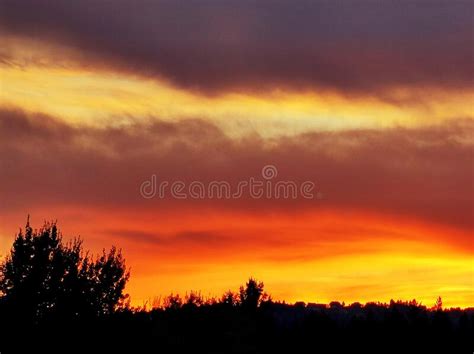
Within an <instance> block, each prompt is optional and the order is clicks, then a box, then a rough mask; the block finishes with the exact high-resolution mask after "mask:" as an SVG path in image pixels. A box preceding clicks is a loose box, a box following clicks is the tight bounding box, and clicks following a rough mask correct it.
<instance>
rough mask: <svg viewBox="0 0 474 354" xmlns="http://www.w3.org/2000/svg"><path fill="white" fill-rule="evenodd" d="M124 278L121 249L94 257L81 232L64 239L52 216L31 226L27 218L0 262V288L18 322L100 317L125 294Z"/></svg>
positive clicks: (10, 311) (126, 272) (110, 309)
mask: <svg viewBox="0 0 474 354" xmlns="http://www.w3.org/2000/svg"><path fill="white" fill-rule="evenodd" d="M128 278H129V272H128V271H127V270H126V268H125V260H124V258H123V257H122V254H121V251H120V250H117V249H116V248H115V247H112V249H111V250H110V251H109V252H108V253H106V252H105V250H104V251H103V253H102V255H101V256H100V257H98V258H97V259H93V258H92V257H91V256H89V254H88V253H85V254H84V252H83V250H82V241H81V240H80V239H79V238H75V239H73V240H72V241H70V242H68V243H64V242H63V239H62V236H61V233H60V232H59V230H58V228H57V225H56V223H55V222H51V223H48V222H45V224H44V226H43V227H42V228H41V229H40V230H34V231H33V229H32V228H31V226H30V223H29V218H28V221H27V223H26V228H25V231H24V232H23V231H22V230H21V229H20V232H19V233H18V235H17V236H16V238H15V241H14V243H13V247H12V249H11V251H10V254H9V255H8V256H7V257H6V259H5V261H4V262H3V263H2V264H1V265H0V292H1V293H2V301H3V302H4V303H5V304H6V305H8V306H7V307H8V309H9V313H12V314H13V315H14V317H15V318H16V319H17V320H21V322H22V323H39V322H41V321H54V320H58V321H62V320H65V319H80V318H89V317H99V316H101V315H107V314H110V313H112V312H113V311H114V309H115V308H116V307H117V305H118V304H119V302H120V301H121V300H123V299H124V298H125V296H124V295H123V290H124V287H125V284H126V282H127V280H128Z"/></svg>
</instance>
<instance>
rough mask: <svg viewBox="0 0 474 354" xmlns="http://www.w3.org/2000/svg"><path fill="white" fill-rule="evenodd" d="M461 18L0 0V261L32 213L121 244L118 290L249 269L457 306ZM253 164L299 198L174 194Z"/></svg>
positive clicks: (148, 290)
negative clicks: (304, 189)
mask: <svg viewBox="0 0 474 354" xmlns="http://www.w3.org/2000/svg"><path fill="white" fill-rule="evenodd" d="M473 15H474V4H473V3H472V2H470V1H461V0H459V1H438V0H427V1H418V0H416V1H404V0H402V1H388V0H381V1H377V2H376V1H368V0H363V1H359V2H355V1H350V0H347V1H344V0H337V1H305V0H301V1H296V2H294V1H280V0H276V1H263V0H262V1H246V0H244V1H234V0H228V1H217V0H213V1H201V0H200V1H191V2H184V1H149V0H133V1H132V0H116V1H113V2H112V1H92V0H83V1H57V0H20V1H18V0H0V36H1V42H2V45H1V46H0V255H1V256H2V257H3V256H4V255H6V254H7V253H8V252H9V249H10V247H11V244H12V241H13V239H14V236H15V234H16V233H17V232H18V230H19V228H20V227H23V226H24V224H25V222H26V217H27V215H28V214H29V215H31V222H32V224H33V225H34V226H35V227H40V226H41V225H42V223H43V221H44V220H57V221H58V224H59V226H60V228H61V229H62V232H63V234H64V238H65V239H69V238H72V237H74V236H78V235H80V236H81V237H82V238H83V239H84V245H85V247H86V248H87V249H90V250H92V251H93V252H100V251H101V250H102V248H109V247H110V246H111V245H116V246H118V247H120V248H122V250H123V253H124V255H125V258H126V260H127V265H128V266H130V267H131V279H130V281H129V284H128V286H127V289H126V290H127V292H128V293H130V295H131V299H132V303H133V304H134V305H143V304H145V303H146V302H148V303H151V302H153V301H154V300H153V299H156V298H159V297H163V296H166V295H168V294H170V293H172V292H173V293H177V292H179V293H181V294H184V293H186V292H189V291H191V290H196V291H201V293H202V294H203V295H205V296H218V295H220V294H222V293H223V292H224V291H227V290H228V289H232V290H235V289H237V288H238V286H239V285H240V284H242V283H244V282H245V280H246V279H247V278H248V277H249V276H254V277H256V278H258V279H260V280H263V281H264V282H265V286H266V290H267V291H268V292H269V293H271V294H272V296H273V298H274V299H277V300H286V301H287V302H294V301H306V302H329V301H332V300H338V301H345V302H346V303H351V302H355V301H360V302H367V301H382V302H385V301H389V300H390V299H392V298H393V299H404V300H411V299H413V298H416V299H417V300H419V301H422V303H423V304H425V305H427V306H431V305H432V304H434V302H435V300H436V298H437V297H438V296H441V297H442V298H443V303H444V304H445V305H446V306H460V307H467V306H474V258H473V255H474V244H473V226H474V219H473V216H474V215H473V211H474V210H473V200H474V188H473V181H474V164H473V157H474V149H473V148H474V140H473V132H474V114H473V102H474V101H473V98H474V95H473V94H474V81H473V69H474V64H473V63H474V60H473V59H474V58H473V56H474V49H473V48H474V46H473V39H474V38H473V33H474V32H473V31H474V28H473V27H474V26H473V20H472V19H473ZM268 168H270V170H268ZM265 171H266V172H270V173H271V175H266V174H265V173H266V172H265ZM250 179H256V180H259V181H260V182H261V183H263V185H264V187H265V188H267V186H268V185H271V186H272V187H271V188H273V187H275V185H276V184H277V182H282V183H287V182H290V183H293V184H294V185H297V186H298V188H299V187H300V186H301V185H303V184H304V183H310V186H312V187H311V193H312V195H311V197H308V196H303V195H302V194H300V193H299V190H300V189H298V195H296V197H290V198H285V197H284V196H283V194H281V195H280V196H278V195H276V194H275V193H271V195H269V194H265V193H264V195H263V197H256V196H255V195H251V193H249V191H248V190H247V192H246V193H242V195H239V196H238V197H230V198H229V197H226V196H225V195H223V196H221V197H220V198H219V197H217V194H214V195H211V194H209V193H205V195H199V197H195V196H194V197H193V195H192V191H191V189H189V188H188V187H189V186H190V185H192V184H193V182H194V183H195V184H198V185H199V186H201V185H203V186H206V188H207V186H208V185H209V184H211V183H213V182H215V181H220V182H225V183H227V184H228V185H229V186H231V187H232V188H233V190H234V188H236V186H238V185H239V183H240V182H242V181H249V180H250ZM155 182H157V183H155ZM163 182H167V183H168V187H169V188H170V186H169V185H171V184H173V183H174V182H179V183H182V184H183V185H185V188H188V189H186V191H187V194H186V193H185V198H179V197H176V195H172V193H171V192H170V190H169V189H168V192H167V193H165V195H159V193H158V194H153V195H150V193H148V192H149V191H148V192H146V190H145V189H146V188H145V189H144V187H150V186H151V187H157V185H160V183H163ZM152 189H153V188H152ZM198 189H199V188H198ZM144 191H145V192H144ZM206 191H207V190H206ZM271 191H272V192H274V191H276V187H275V189H272V190H271ZM154 192H156V190H154Z"/></svg>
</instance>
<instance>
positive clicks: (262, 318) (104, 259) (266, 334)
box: [0, 223, 474, 354]
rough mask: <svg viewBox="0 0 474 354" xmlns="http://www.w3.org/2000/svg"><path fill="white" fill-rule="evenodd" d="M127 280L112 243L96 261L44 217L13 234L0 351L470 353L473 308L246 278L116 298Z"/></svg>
mask: <svg viewBox="0 0 474 354" xmlns="http://www.w3.org/2000/svg"><path fill="white" fill-rule="evenodd" d="M127 279H128V273H127V272H126V271H125V266H124V261H123V258H122V256H121V254H120V252H118V251H116V250H115V249H112V250H111V251H110V252H109V253H108V254H106V253H104V254H103V255H102V256H101V257H99V258H98V259H96V260H92V259H91V258H90V257H89V256H87V255H83V254H82V252H81V243H80V241H79V240H77V239H76V240H74V241H73V242H71V243H69V244H66V245H64V244H63V243H62V238H61V236H60V235H59V233H58V231H57V228H56V225H55V224H54V223H52V224H51V223H50V224H46V225H45V226H44V227H43V228H42V229H41V230H39V231H35V232H34V231H33V230H31V228H30V227H29V225H27V228H26V230H25V233H23V232H20V234H19V235H18V236H17V238H16V239H15V243H14V245H13V248H12V251H11V254H10V255H9V256H8V257H7V259H6V261H5V262H4V263H3V265H2V278H1V282H0V284H1V290H2V292H3V296H2V297H1V298H0V319H1V320H0V326H1V328H0V351H1V353H2V354H3V353H8V352H14V353H15V352H23V351H24V350H26V349H27V348H28V349H30V350H31V347H32V346H34V349H35V350H36V351H37V350H40V349H41V350H48V351H49V352H53V351H54V352H56V351H57V352H76V351H89V350H91V349H95V350H98V348H103V349H105V351H104V352H111V351H113V350H114V351H117V350H119V351H123V350H125V349H126V348H129V349H127V351H131V352H136V353H141V352H158V353H186V352H197V353H319V352H323V353H326V352H330V353H333V352H363V353H367V352H373V353H381V352H398V353H405V352H414V353H438V352H445V353H472V352H473V350H474V344H473V340H472V332H473V325H474V309H465V310H461V309H449V310H444V309H443V308H442V301H441V298H438V299H437V301H436V303H435V306H433V307H432V308H426V307H425V306H423V305H421V304H420V303H418V302H416V301H415V300H413V301H409V302H403V301H391V302H390V304H380V303H367V304H365V305H362V304H359V303H354V304H351V305H346V304H344V303H339V302H331V303H330V304H329V305H325V304H313V303H309V304H305V303H303V302H298V303H296V304H294V305H288V304H285V303H280V302H274V301H272V300H271V298H270V297H268V295H266V294H265V292H264V284H263V283H262V282H259V281H257V280H255V279H253V278H250V279H249V281H248V282H247V283H246V285H245V286H242V287H241V288H240V291H239V292H238V293H235V292H232V291H230V290H229V291H228V292H226V293H225V294H224V295H223V296H222V297H221V298H220V299H204V298H203V297H202V296H201V294H200V293H197V292H190V293H189V294H186V295H185V296H184V297H181V296H180V295H173V294H171V295H170V296H168V297H166V298H165V299H164V301H163V302H162V303H160V304H158V305H157V306H156V307H155V308H153V309H151V310H149V309H141V308H131V307H130V306H129V305H127V304H123V303H121V302H122V301H123V300H124V297H123V295H122V291H123V287H124V285H125V282H126V281H127Z"/></svg>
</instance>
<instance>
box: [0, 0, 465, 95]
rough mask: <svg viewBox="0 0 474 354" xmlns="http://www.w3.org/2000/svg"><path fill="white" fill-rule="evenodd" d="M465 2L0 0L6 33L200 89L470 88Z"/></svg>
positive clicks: (360, 90)
mask: <svg viewBox="0 0 474 354" xmlns="http://www.w3.org/2000/svg"><path fill="white" fill-rule="evenodd" d="M473 7H474V5H473V3H472V2H470V1H454V2H453V1H447V0H446V1H392V0H383V1H362V2H357V1H350V0H347V1H344V0H341V1H305V0H303V1H298V2H294V1H258V2H257V1H237V0H229V1H218V0H213V1H208V0H207V1H191V2H181V1H148V0H116V1H91V0H83V1H55V0H2V1H1V11H0V13H1V21H0V26H1V30H2V32H3V33H5V34H11V35H20V36H26V37H28V38H32V39H38V40H48V41H53V42H58V43H60V44H62V45H66V46H72V47H74V48H77V49H79V50H80V51H81V54H80V55H79V56H80V58H78V59H79V60H81V61H82V63H83V64H84V65H102V66H104V67H109V68H114V69H118V70H126V71H130V72H133V73H139V74H143V75H147V76H157V77H163V78H166V79H167V80H170V81H171V82H173V83H174V84H176V85H179V86H183V87H186V88H190V89H197V90H202V91H205V92H208V93H210V92H214V93H215V92H221V91H222V90H228V89H243V90H261V89H265V88H268V87H269V86H272V87H273V86H278V87H285V88H291V89H320V88H334V89H337V90H340V91H344V92H347V93H351V92H352V93H353V92H356V93H370V94H380V92H379V90H380V89H383V88H384V87H390V86H397V85H433V86H442V87H455V88H465V87H467V86H468V87H472V74H473V65H472V63H473V52H472V44H473V43H472V30H473V26H472V23H473V22H472V13H473V11H474V9H473Z"/></svg>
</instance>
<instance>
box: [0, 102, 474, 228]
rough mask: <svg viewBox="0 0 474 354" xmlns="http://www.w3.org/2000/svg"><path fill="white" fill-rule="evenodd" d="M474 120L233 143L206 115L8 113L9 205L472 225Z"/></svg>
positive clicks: (2, 122) (3, 174)
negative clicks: (310, 188) (368, 216)
mask: <svg viewBox="0 0 474 354" xmlns="http://www.w3.org/2000/svg"><path fill="white" fill-rule="evenodd" d="M473 128H474V122H473V120H472V119H459V120H452V121H450V122H447V123H444V124H442V125H438V126H431V127H423V128H413V129H407V128H390V129H386V130H353V131H342V132H314V133H307V134H302V135H299V136H296V137H286V138H278V139H271V140H263V139H260V138H258V137H252V138H246V139H242V140H237V139H230V138H228V137H227V136H225V135H224V134H223V133H222V132H221V131H220V130H219V129H218V128H216V127H215V126H214V125H212V124H210V123H208V122H205V121H200V120H189V121H180V122H176V123H169V122H163V121H154V122H153V123H148V124H145V123H144V124H135V125H131V126H127V127H121V128H110V127H109V128H107V129H98V128H85V127H81V128H75V127H71V126H69V125H66V124H65V123H62V122H60V121H56V120H54V119H52V118H47V117H44V116H38V115H34V114H33V115H28V114H25V113H23V112H21V111H15V110H3V111H1V113H0V210H3V211H5V212H6V211H9V212H13V211H15V210H27V209H28V206H30V205H34V206H41V207H42V208H43V209H47V208H48V207H57V206H70V207H73V208H77V207H80V208H88V207H90V208H93V207H106V208H118V209H123V210H140V209H143V210H150V209H151V210H156V211H157V212H159V210H166V211H170V210H201V209H203V208H209V209H214V210H223V209H227V210H235V211H236V212H239V211H243V212H251V213H258V212H267V211H272V210H273V211H278V210H281V211H284V212H285V213H292V212H300V211H302V210H312V209H318V208H329V209H331V208H332V209H335V210H338V209H352V210H357V211H360V212H365V211H367V212H376V213H387V214H389V215H402V216H406V217H412V218H414V219H418V220H427V221H431V222H437V223H441V224H447V225H454V226H457V227H461V228H467V229H471V228H472V226H473V225H472V222H473V206H472V195H473V180H474V179H473V177H474V176H473V169H472V163H473V152H474V150H473V145H472V132H473ZM268 164H273V165H275V166H276V167H277V168H278V178H276V179H275V181H277V180H292V181H295V182H296V183H301V182H303V181H307V180H309V181H314V182H315V183H316V189H317V190H318V191H320V192H322V193H323V199H322V200H315V199H309V200H307V199H303V198H298V199H295V200H285V199H279V200H278V199H265V198H264V199H259V200H255V199H252V198H250V197H249V195H248V194H247V193H246V194H244V196H243V197H242V198H240V199H234V200H217V199H209V198H208V199H203V200H190V199H188V200H176V199H172V198H171V197H170V196H169V194H167V195H166V198H165V199H159V198H158V197H156V198H153V199H144V198H142V197H141V195H140V193H139V186H140V185H141V183H142V182H143V181H145V180H150V177H151V176H152V175H154V174H155V175H157V178H158V182H160V181H170V182H173V181H184V182H185V183H187V184H189V183H190V182H191V181H194V180H196V181H201V182H203V183H205V184H207V183H208V182H210V181H214V180H217V181H228V182H229V183H230V184H231V185H232V186H234V187H235V186H236V185H237V183H238V182H239V181H242V180H245V181H248V180H249V178H250V177H255V178H257V179H260V180H261V179H262V178H261V169H262V167H263V166H265V165H268Z"/></svg>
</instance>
